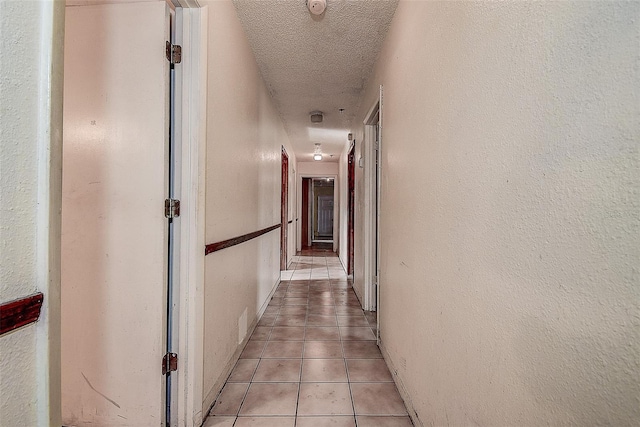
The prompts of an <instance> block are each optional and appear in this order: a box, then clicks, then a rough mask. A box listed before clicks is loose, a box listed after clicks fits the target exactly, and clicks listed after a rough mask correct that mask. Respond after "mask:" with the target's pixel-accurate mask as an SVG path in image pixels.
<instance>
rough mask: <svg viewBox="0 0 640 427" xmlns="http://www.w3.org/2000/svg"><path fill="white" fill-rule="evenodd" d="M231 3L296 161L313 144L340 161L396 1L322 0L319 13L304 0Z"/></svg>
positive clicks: (308, 156)
mask: <svg viewBox="0 0 640 427" xmlns="http://www.w3.org/2000/svg"><path fill="white" fill-rule="evenodd" d="M233 3H234V5H235V8H236V11H237V13H238V17H239V18H240V21H241V22H242V25H243V27H244V29H245V32H246V33H247V37H248V39H249V43H250V44H251V47H252V49H253V51H254V54H255V57H256V60H257V62H258V65H259V67H260V70H261V72H262V77H263V79H264V81H265V83H266V85H267V87H268V88H269V91H270V93H271V96H272V97H273V99H274V102H275V104H276V107H277V108H278V111H279V112H280V115H281V116H282V119H283V121H284V124H285V128H286V130H287V133H288V134H289V138H290V140H291V144H292V145H293V149H294V151H295V154H296V157H297V159H298V161H311V160H312V154H313V151H314V143H321V144H322V145H321V148H322V153H323V154H324V158H323V161H338V158H339V156H340V153H341V152H342V150H343V149H344V147H345V144H346V142H347V135H348V133H349V132H350V131H351V127H352V123H353V121H354V120H355V114H356V112H357V108H358V106H359V103H360V97H361V95H362V92H363V89H364V86H365V84H366V81H367V79H368V77H369V74H370V73H371V70H372V68H373V65H374V64H375V61H376V59H377V56H378V52H379V51H380V47H381V45H382V41H383V39H384V36H385V35H386V33H387V29H388V27H389V24H390V22H391V19H392V17H393V14H394V12H395V9H396V6H397V4H398V0H327V9H326V10H325V12H324V13H323V14H322V15H320V16H315V15H312V14H311V13H310V12H309V10H308V9H307V6H306V0H233ZM340 108H344V112H343V113H340V112H339V109H340ZM314 110H320V111H322V112H323V113H324V121H323V122H322V123H320V124H312V123H311V120H310V118H309V113H310V112H311V111H314ZM330 155H333V157H330Z"/></svg>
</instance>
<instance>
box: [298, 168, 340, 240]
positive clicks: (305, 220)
mask: <svg viewBox="0 0 640 427" xmlns="http://www.w3.org/2000/svg"><path fill="white" fill-rule="evenodd" d="M335 180H336V177H335V176H313V177H302V178H301V185H300V188H301V198H300V200H301V206H300V212H301V225H300V243H301V245H300V250H305V249H312V248H314V249H322V250H331V251H335V250H336V240H335V236H336V222H335V220H334V218H335V217H336V215H337V213H336V208H337V202H336V192H335Z"/></svg>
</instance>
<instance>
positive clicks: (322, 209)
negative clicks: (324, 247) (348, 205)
mask: <svg viewBox="0 0 640 427" xmlns="http://www.w3.org/2000/svg"><path fill="white" fill-rule="evenodd" d="M318 235H319V236H320V237H321V238H322V237H324V238H327V237H333V196H318Z"/></svg>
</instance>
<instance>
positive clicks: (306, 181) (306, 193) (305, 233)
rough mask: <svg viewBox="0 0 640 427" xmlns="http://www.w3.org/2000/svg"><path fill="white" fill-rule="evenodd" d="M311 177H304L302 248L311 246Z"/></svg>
mask: <svg viewBox="0 0 640 427" xmlns="http://www.w3.org/2000/svg"><path fill="white" fill-rule="evenodd" d="M310 183H311V178H302V227H301V233H302V236H301V237H302V249H306V248H308V247H310V246H311V242H310V241H309V185H310Z"/></svg>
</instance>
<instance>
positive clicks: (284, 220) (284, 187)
mask: <svg viewBox="0 0 640 427" xmlns="http://www.w3.org/2000/svg"><path fill="white" fill-rule="evenodd" d="M280 175H281V182H280V271H285V270H286V269H287V231H288V229H289V156H288V155H287V151H286V150H285V149H284V147H282V161H281V174H280Z"/></svg>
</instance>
